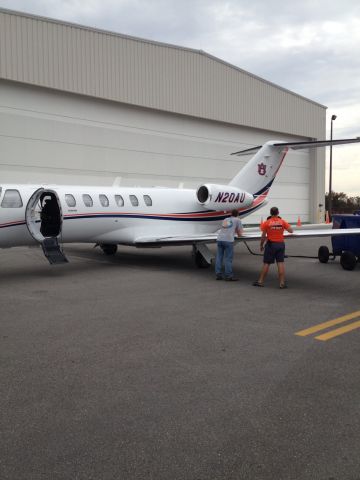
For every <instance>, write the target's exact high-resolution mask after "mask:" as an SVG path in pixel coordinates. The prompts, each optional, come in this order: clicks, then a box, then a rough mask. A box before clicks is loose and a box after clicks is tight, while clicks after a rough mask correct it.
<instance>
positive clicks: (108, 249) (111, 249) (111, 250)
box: [99, 243, 118, 255]
mask: <svg viewBox="0 0 360 480" xmlns="http://www.w3.org/2000/svg"><path fill="white" fill-rule="evenodd" d="M99 246H100V248H101V250H102V251H103V252H104V253H105V255H115V253H116V252H117V249H118V247H117V245H116V244H109V243H100V245H99Z"/></svg>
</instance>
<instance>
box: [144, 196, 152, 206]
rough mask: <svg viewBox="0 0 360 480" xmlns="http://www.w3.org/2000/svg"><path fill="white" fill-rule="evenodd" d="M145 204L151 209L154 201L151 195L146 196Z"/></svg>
mask: <svg viewBox="0 0 360 480" xmlns="http://www.w3.org/2000/svg"><path fill="white" fill-rule="evenodd" d="M144 202H145V205H147V206H148V207H151V205H152V200H151V197H149V195H144Z"/></svg>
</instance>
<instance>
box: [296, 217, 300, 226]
mask: <svg viewBox="0 0 360 480" xmlns="http://www.w3.org/2000/svg"><path fill="white" fill-rule="evenodd" d="M296 226H297V227H301V220H300V216H299V217H298V221H297V223H296Z"/></svg>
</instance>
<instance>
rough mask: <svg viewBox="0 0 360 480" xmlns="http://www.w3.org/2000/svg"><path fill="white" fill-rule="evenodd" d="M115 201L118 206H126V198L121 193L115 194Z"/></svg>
mask: <svg viewBox="0 0 360 480" xmlns="http://www.w3.org/2000/svg"><path fill="white" fill-rule="evenodd" d="M115 202H116V205H117V206H118V207H123V206H124V199H123V197H122V196H121V195H115Z"/></svg>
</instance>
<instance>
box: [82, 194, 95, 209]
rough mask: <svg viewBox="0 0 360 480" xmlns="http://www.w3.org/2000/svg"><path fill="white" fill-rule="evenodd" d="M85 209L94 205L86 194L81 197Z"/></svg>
mask: <svg viewBox="0 0 360 480" xmlns="http://www.w3.org/2000/svg"><path fill="white" fill-rule="evenodd" d="M82 198H83V202H84V204H85V207H92V206H93V205H94V202H93V199H92V198H91V197H90V195H88V194H87V193H84V195H83V196H82Z"/></svg>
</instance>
